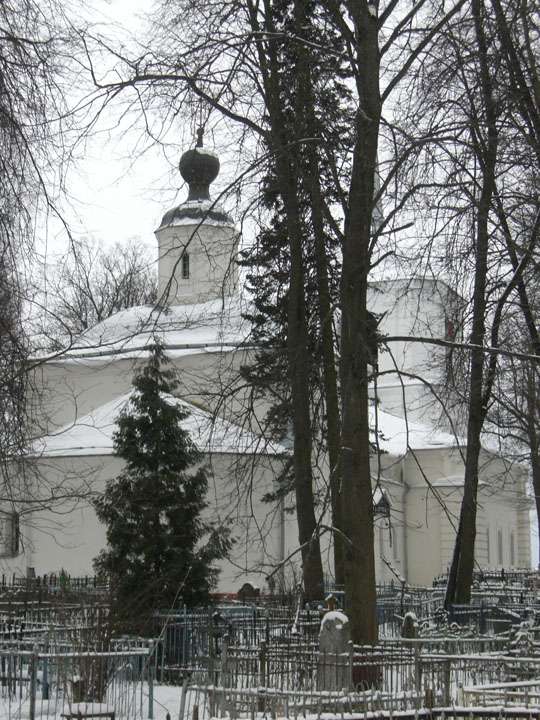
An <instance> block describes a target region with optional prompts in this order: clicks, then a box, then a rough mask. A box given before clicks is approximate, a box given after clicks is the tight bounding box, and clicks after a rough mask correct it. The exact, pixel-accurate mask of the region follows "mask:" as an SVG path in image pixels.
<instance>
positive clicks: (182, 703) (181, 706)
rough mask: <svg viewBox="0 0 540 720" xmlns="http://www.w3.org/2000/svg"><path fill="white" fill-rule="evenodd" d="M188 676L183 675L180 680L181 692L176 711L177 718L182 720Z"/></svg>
mask: <svg viewBox="0 0 540 720" xmlns="http://www.w3.org/2000/svg"><path fill="white" fill-rule="evenodd" d="M187 686H188V676H187V674H186V675H184V678H183V680H182V694H181V695H180V710H179V712H178V720H184V713H185V711H186V696H187Z"/></svg>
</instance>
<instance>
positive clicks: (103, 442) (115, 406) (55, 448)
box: [30, 388, 287, 457]
mask: <svg viewBox="0 0 540 720" xmlns="http://www.w3.org/2000/svg"><path fill="white" fill-rule="evenodd" d="M134 392H135V389H134V388H132V389H131V390H129V391H128V392H127V393H123V394H122V395H119V396H117V397H115V398H113V399H112V400H109V401H108V402H106V403H104V404H103V405H100V406H99V407H97V408H95V409H94V410H91V411H90V412H89V413H86V414H85V415H83V416H82V417H80V418H77V420H76V421H75V422H74V423H69V424H67V425H64V426H63V427H61V428H60V429H59V430H57V431H56V432H55V433H53V434H51V435H46V436H43V437H41V438H38V439H37V440H36V441H35V442H34V447H33V450H32V451H31V453H30V454H31V455H35V456H45V457H52V456H54V457H71V456H73V455H111V454H113V441H112V435H113V432H114V430H115V429H116V421H117V418H118V416H119V414H120V413H121V412H122V410H123V409H124V408H125V407H126V405H127V404H128V403H129V401H130V400H131V398H132V396H133V394H134ZM168 397H169V398H170V399H171V401H174V402H176V403H178V404H179V405H182V406H183V407H185V408H186V409H187V410H188V411H189V417H187V418H186V420H184V421H183V422H182V423H181V424H182V427H184V429H186V430H187V431H188V432H189V434H190V436H191V439H192V440H193V442H194V443H195V445H196V447H197V448H198V449H199V450H200V451H201V452H207V453H210V452H212V453H225V454H228V453H229V454H230V453H233V454H245V455H255V454H260V455H284V454H287V450H286V449H285V448H284V447H283V446H281V445H280V444H279V443H277V442H272V441H268V440H266V439H265V438H263V437H262V436H260V435H256V434H255V433H252V432H250V431H246V430H243V429H242V428H241V427H240V426H238V425H236V424H235V423H233V422H231V421H229V420H225V419H224V418H221V417H219V416H213V415H212V414H211V413H210V412H208V411H207V410H203V409H202V408H200V407H197V406H196V405H193V404H192V403H190V402H188V401H187V400H183V399H182V398H177V397H175V396H173V395H169V396H168Z"/></svg>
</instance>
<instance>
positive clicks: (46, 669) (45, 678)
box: [41, 633, 49, 700]
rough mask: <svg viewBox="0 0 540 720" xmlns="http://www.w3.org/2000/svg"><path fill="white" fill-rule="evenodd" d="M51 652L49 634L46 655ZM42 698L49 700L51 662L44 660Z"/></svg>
mask: <svg viewBox="0 0 540 720" xmlns="http://www.w3.org/2000/svg"><path fill="white" fill-rule="evenodd" d="M48 652H49V633H47V635H46V636H45V653H48ZM41 687H42V689H41V696H42V697H43V699H44V700H48V699H49V661H48V659H47V658H43V680H42V684H41Z"/></svg>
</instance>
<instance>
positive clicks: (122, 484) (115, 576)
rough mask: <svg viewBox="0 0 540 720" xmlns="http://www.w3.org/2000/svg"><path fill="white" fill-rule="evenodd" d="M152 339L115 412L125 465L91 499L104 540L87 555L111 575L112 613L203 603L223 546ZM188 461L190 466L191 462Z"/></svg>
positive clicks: (141, 614)
mask: <svg viewBox="0 0 540 720" xmlns="http://www.w3.org/2000/svg"><path fill="white" fill-rule="evenodd" d="M166 362H167V359H166V357H165V355H164V352H163V348H162V347H161V346H160V345H159V344H156V345H155V346H154V347H153V349H152V350H151V354H150V358H149V361H148V364H147V365H146V366H145V367H144V368H143V370H142V372H141V373H140V374H138V375H136V376H135V378H134V380H133V387H134V392H133V394H132V397H131V399H130V401H129V403H128V405H127V406H126V408H125V409H124V410H123V412H122V413H121V415H120V417H119V419H118V429H117V430H116V432H115V434H114V436H113V440H114V451H115V454H116V455H118V456H119V457H121V458H123V460H124V461H125V467H124V469H123V470H122V472H121V473H120V474H119V475H118V477H117V478H115V479H114V480H111V481H110V482H109V483H108V485H107V487H106V490H105V492H104V494H103V495H102V496H101V497H99V498H98V499H97V500H96V501H95V503H94V506H95V509H96V513H97V516H98V518H99V519H100V520H101V521H102V522H103V523H105V525H106V526H107V548H106V549H105V550H103V551H102V552H101V553H100V555H99V556H98V557H97V559H96V560H95V567H96V570H97V571H98V572H103V573H106V574H108V575H109V577H110V578H111V583H112V588H113V595H114V604H115V611H116V617H117V619H120V620H126V619H133V618H137V619H140V620H144V619H145V617H147V616H148V614H149V613H150V612H151V611H152V610H154V609H157V608H164V609H167V608H170V607H171V606H172V605H173V604H178V603H185V604H187V605H197V604H203V603H206V602H207V601H208V599H209V593H210V591H211V589H212V588H213V587H214V585H215V583H216V580H217V570H216V568H215V567H214V566H213V565H212V563H213V562H214V561H215V560H217V559H220V558H223V557H224V556H225V555H226V554H227V552H228V550H229V547H230V541H229V537H228V533H227V531H226V529H224V528H218V527H217V526H213V525H211V524H210V523H209V522H206V521H205V520H203V518H202V517H201V515H202V513H203V510H204V509H205V507H206V501H205V496H206V490H207V484H208V483H207V475H206V471H205V469H204V467H202V466H200V462H201V459H202V457H201V453H200V452H199V451H198V450H197V448H196V447H195V445H194V443H193V441H192V440H191V438H190V436H189V433H188V432H187V431H186V430H184V429H183V428H182V427H181V423H182V421H183V420H185V419H186V418H187V417H188V415H189V413H188V412H187V410H186V409H185V408H184V407H183V406H182V405H181V404H180V403H179V401H178V400H177V399H176V398H174V397H173V392H174V390H175V389H176V387H177V382H176V380H175V376H174V372H173V371H172V370H170V369H163V367H162V366H163V365H164V364H165V363H166ZM195 466H196V467H195Z"/></svg>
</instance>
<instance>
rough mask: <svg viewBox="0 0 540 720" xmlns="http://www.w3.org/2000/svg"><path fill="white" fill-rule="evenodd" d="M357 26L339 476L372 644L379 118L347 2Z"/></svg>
mask: <svg viewBox="0 0 540 720" xmlns="http://www.w3.org/2000/svg"><path fill="white" fill-rule="evenodd" d="M347 7H348V10H349V13H350V15H351V17H352V19H353V21H354V25H355V41H356V44H357V45H356V51H357V59H358V66H359V67H361V68H362V70H361V76H359V77H357V89H358V98H359V108H358V112H357V114H356V121H355V130H356V138H355V147H354V154H353V167H352V175H351V184H350V189H349V207H348V216H347V218H346V222H345V240H344V244H343V261H342V262H343V266H342V277H341V315H342V323H341V359H340V378H341V403H342V430H341V471H342V513H343V528H344V531H345V534H346V536H347V539H348V542H347V544H346V547H345V553H344V572H345V593H346V597H347V601H348V607H349V617H350V622H351V631H352V639H353V641H354V642H356V643H372V642H375V641H376V639H377V620H376V586H375V556H374V547H373V545H374V542H373V539H374V533H373V494H372V487H371V473H370V442H369V412H368V360H369V351H368V312H367V280H368V274H369V270H370V254H369V244H370V237H371V218H372V213H373V196H374V188H375V172H376V163H377V143H378V134H379V122H380V113H381V100H380V92H379V49H378V44H377V19H376V17H373V16H372V14H371V8H370V6H368V4H367V3H364V2H362V3H357V2H350V3H348V4H347Z"/></svg>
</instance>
